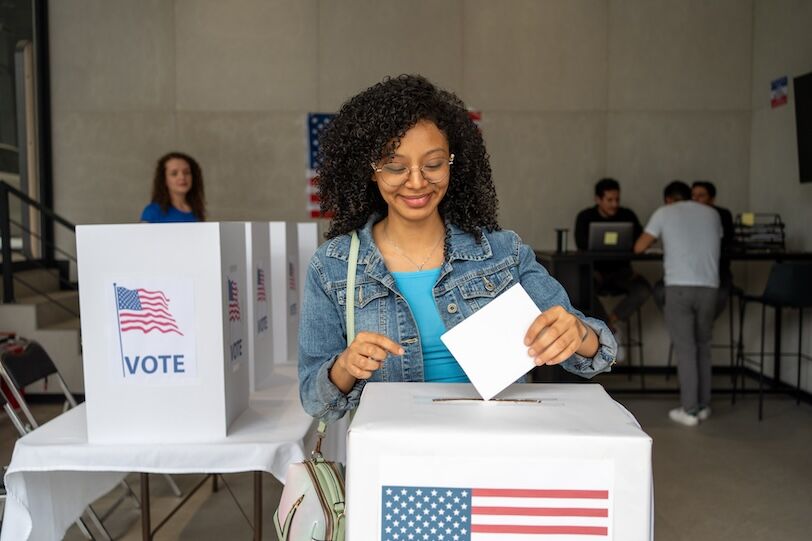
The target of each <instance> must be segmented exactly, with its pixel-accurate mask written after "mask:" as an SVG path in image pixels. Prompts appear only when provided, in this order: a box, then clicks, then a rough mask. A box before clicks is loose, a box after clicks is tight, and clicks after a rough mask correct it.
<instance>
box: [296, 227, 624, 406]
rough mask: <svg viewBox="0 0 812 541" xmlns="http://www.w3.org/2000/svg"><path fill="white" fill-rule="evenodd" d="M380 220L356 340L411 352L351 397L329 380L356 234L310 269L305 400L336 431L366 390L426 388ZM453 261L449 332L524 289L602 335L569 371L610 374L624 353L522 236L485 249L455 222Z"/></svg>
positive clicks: (445, 291) (446, 303)
mask: <svg viewBox="0 0 812 541" xmlns="http://www.w3.org/2000/svg"><path fill="white" fill-rule="evenodd" d="M379 219H380V216H373V217H372V218H370V220H369V221H368V222H367V224H366V226H364V228H363V229H361V230H359V231H358V238H359V240H360V250H359V252H358V268H357V271H356V282H355V293H354V295H353V297H354V302H355V331H356V333H358V332H361V331H369V332H375V333H379V334H382V335H385V336H388V337H389V338H390V339H392V340H393V341H395V342H397V343H399V344H400V345H401V346H402V347H403V349H404V350H405V354H404V355H401V356H393V355H391V354H390V355H389V356H388V357H387V358H386V361H384V363H383V364H382V366H381V368H380V369H379V370H377V371H376V372H374V373H373V375H372V377H371V378H370V379H369V380H358V381H357V382H356V383H355V385H354V386H353V388H352V389H351V390H350V392H349V393H347V394H344V393H343V392H342V391H341V390H339V389H338V388H337V387H336V386H335V385H333V383H332V382H331V381H330V379H329V370H330V368H331V367H332V366H333V363H334V362H335V361H336V359H337V358H338V356H339V355H340V354H341V353H342V352H343V351H344V349H346V347H347V334H346V333H347V330H346V321H345V303H346V302H347V287H346V282H347V263H348V260H349V251H350V235H342V236H339V237H335V238H333V239H331V240H329V241H327V242H325V243H324V244H322V245H321V246H320V247H319V249H318V250H317V251H316V253H315V255H314V256H313V259H312V260H311V261H310V267H309V268H308V270H307V278H306V280H305V284H304V299H303V302H302V311H301V320H300V322H299V382H300V383H299V394H300V397H301V400H302V405H303V406H304V409H305V411H307V413H309V414H310V415H312V416H313V417H317V418H322V419H324V420H325V421H327V422H331V421H334V420H336V419H339V418H341V417H342V416H343V415H344V413H345V412H346V411H348V410H351V409H354V408H356V407H357V406H358V402H359V400H360V397H361V391H362V389H363V388H364V385H365V384H366V381H424V375H423V354H422V350H421V344H420V337H419V334H418V330H417V323H416V322H415V320H414V317H413V315H412V312H411V310H410V308H409V305H408V303H407V302H406V300H405V299H404V298H403V296H402V295H401V294H400V292H399V291H398V288H397V286H396V285H395V280H394V278H393V277H392V274H391V273H390V272H389V270H387V268H386V265H385V263H384V260H383V257H382V256H381V253H380V251H378V247H377V246H376V245H375V242H374V240H373V238H372V226H373V224H374V223H375V222H376V221H378V220H379ZM445 255H446V257H445V262H444V263H443V266H442V269H441V270H440V277H439V278H438V279H437V283H436V284H435V286H434V292H433V293H434V299H435V302H436V303H437V309H438V311H439V312H440V317H441V318H442V320H443V323H444V324H445V327H446V330H450V329H451V328H453V327H454V326H455V325H457V324H458V323H460V322H461V321H463V320H464V319H465V318H467V317H468V316H470V315H471V314H473V313H474V312H476V311H477V310H479V309H480V308H482V307H483V306H485V305H487V304H488V303H489V302H490V301H492V300H493V299H494V298H496V297H497V296H498V295H499V294H500V293H502V292H503V291H506V290H507V289H508V288H509V287H510V286H512V285H514V284H517V283H520V284H521V285H522V287H524V289H525V290H527V293H528V294H529V295H530V297H531V298H532V299H533V300H534V301H535V303H536V305H537V306H538V307H539V309H540V310H542V311H544V310H547V309H548V308H551V307H552V306H555V305H561V306H563V307H564V309H566V310H567V311H568V312H570V313H572V314H573V315H575V316H576V317H578V318H580V319H581V321H583V322H584V323H585V324H587V325H589V326H590V327H591V328H592V329H593V330H594V331H595V332H596V333H597V334H598V339H599V342H600V348H599V350H598V353H597V354H596V355H595V357H594V358H592V359H587V358H584V357H581V356H580V355H577V354H576V355H573V356H572V357H570V358H569V359H567V360H566V361H564V362H563V363H562V366H563V367H564V368H565V369H566V370H568V371H570V372H572V373H575V374H578V375H581V376H584V377H592V376H594V375H595V374H598V373H600V372H604V371H608V370H609V367H610V366H611V365H612V364H613V362H614V360H615V355H616V351H617V345H616V343H615V339H614V337H613V336H612V333H611V332H610V331H609V329H608V328H607V327H606V325H605V324H604V323H603V322H602V321H600V320H597V319H593V318H588V317H585V316H584V315H583V314H582V313H580V312H579V311H577V310H575V309H574V308H573V307H572V305H571V304H570V301H569V298H568V297H567V294H566V293H565V291H564V288H562V287H561V284H559V283H558V282H557V281H556V280H555V279H554V278H552V277H551V276H550V275H549V274H548V273H547V271H546V270H545V269H544V267H542V266H541V265H540V264H539V263H538V262H536V258H535V255H534V253H533V250H532V249H530V247H529V246H527V245H525V244H523V243H522V241H521V239H520V238H519V236H518V235H517V234H516V233H514V232H512V231H494V232H490V233H489V232H484V231H483V233H482V235H481V236H480V239H479V242H478V243H477V242H476V239H475V238H474V236H473V235H471V234H470V233H466V232H465V231H462V230H461V229H459V228H457V227H455V226H454V225H453V224H450V223H446V244H445Z"/></svg>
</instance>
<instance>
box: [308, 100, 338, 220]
mask: <svg viewBox="0 0 812 541" xmlns="http://www.w3.org/2000/svg"><path fill="white" fill-rule="evenodd" d="M333 117H335V114H332V113H308V114H307V172H306V177H307V211H308V213H309V214H310V217H311V218H329V217H330V216H327V215H325V214H323V213H322V212H321V207H320V206H319V203H320V201H319V192H318V188H317V186H316V170H317V169H318V155H319V135H320V134H321V132H322V131H323V130H324V128H326V127H327V125H328V124H329V123H330V121H331V120H332V119H333Z"/></svg>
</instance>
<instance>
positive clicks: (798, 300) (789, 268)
mask: <svg viewBox="0 0 812 541" xmlns="http://www.w3.org/2000/svg"><path fill="white" fill-rule="evenodd" d="M810 277H812V263H775V264H773V266H772V268H771V269H770V276H769V277H768V278H767V286H766V287H765V288H764V293H762V294H761V295H758V296H755V295H743V296H742V298H741V303H740V305H739V341H738V345H737V352H736V370H735V371H734V379H733V402H734V403H735V400H736V387H737V383H738V374H739V371H740V370H741V369H743V368H744V358H745V354H744V343H743V342H744V316H745V311H746V308H747V304H748V303H750V302H754V303H759V304H761V349H760V356H759V374H758V420H759V421H761V419H762V418H763V413H764V385H763V382H764V331H765V327H764V319H765V317H764V316H765V315H766V312H767V306H771V307H772V308H773V309H774V310H775V311H776V312H779V311H780V310H782V309H783V308H797V309H798V352H797V356H798V378H797V383H796V399H795V400H796V403H798V404H800V402H801V361H802V360H810V357H809V356H808V355H804V354H803V348H802V345H803V324H804V309H805V308H809V307H810V306H812V281H810ZM776 339H777V340H781V337H780V336H778V337H776ZM789 355H793V354H792V353H790V354H789ZM780 376H781V375H780V374H774V375H773V377H774V380H775V381H776V382H777V383H779V384H780V383H781V379H780ZM742 386H744V379H742Z"/></svg>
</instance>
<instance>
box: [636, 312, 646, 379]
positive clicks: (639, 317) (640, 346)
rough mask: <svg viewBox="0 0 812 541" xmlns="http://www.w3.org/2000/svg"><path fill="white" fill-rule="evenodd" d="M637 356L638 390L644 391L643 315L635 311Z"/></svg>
mask: <svg viewBox="0 0 812 541" xmlns="http://www.w3.org/2000/svg"><path fill="white" fill-rule="evenodd" d="M637 354H638V355H640V389H641V390H643V391H645V390H646V367H645V365H644V361H643V314H642V312H641V310H640V308H638V309H637Z"/></svg>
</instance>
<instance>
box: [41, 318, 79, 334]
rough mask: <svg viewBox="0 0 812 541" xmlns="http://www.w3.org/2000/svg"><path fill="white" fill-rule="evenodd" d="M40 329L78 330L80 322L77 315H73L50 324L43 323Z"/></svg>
mask: <svg viewBox="0 0 812 541" xmlns="http://www.w3.org/2000/svg"><path fill="white" fill-rule="evenodd" d="M40 329H42V330H53V331H71V330H72V331H78V330H81V329H82V322H81V320H80V319H79V318H78V317H75V318H72V319H66V320H65V321H60V322H58V323H54V324H52V325H44V326H42V327H40Z"/></svg>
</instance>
